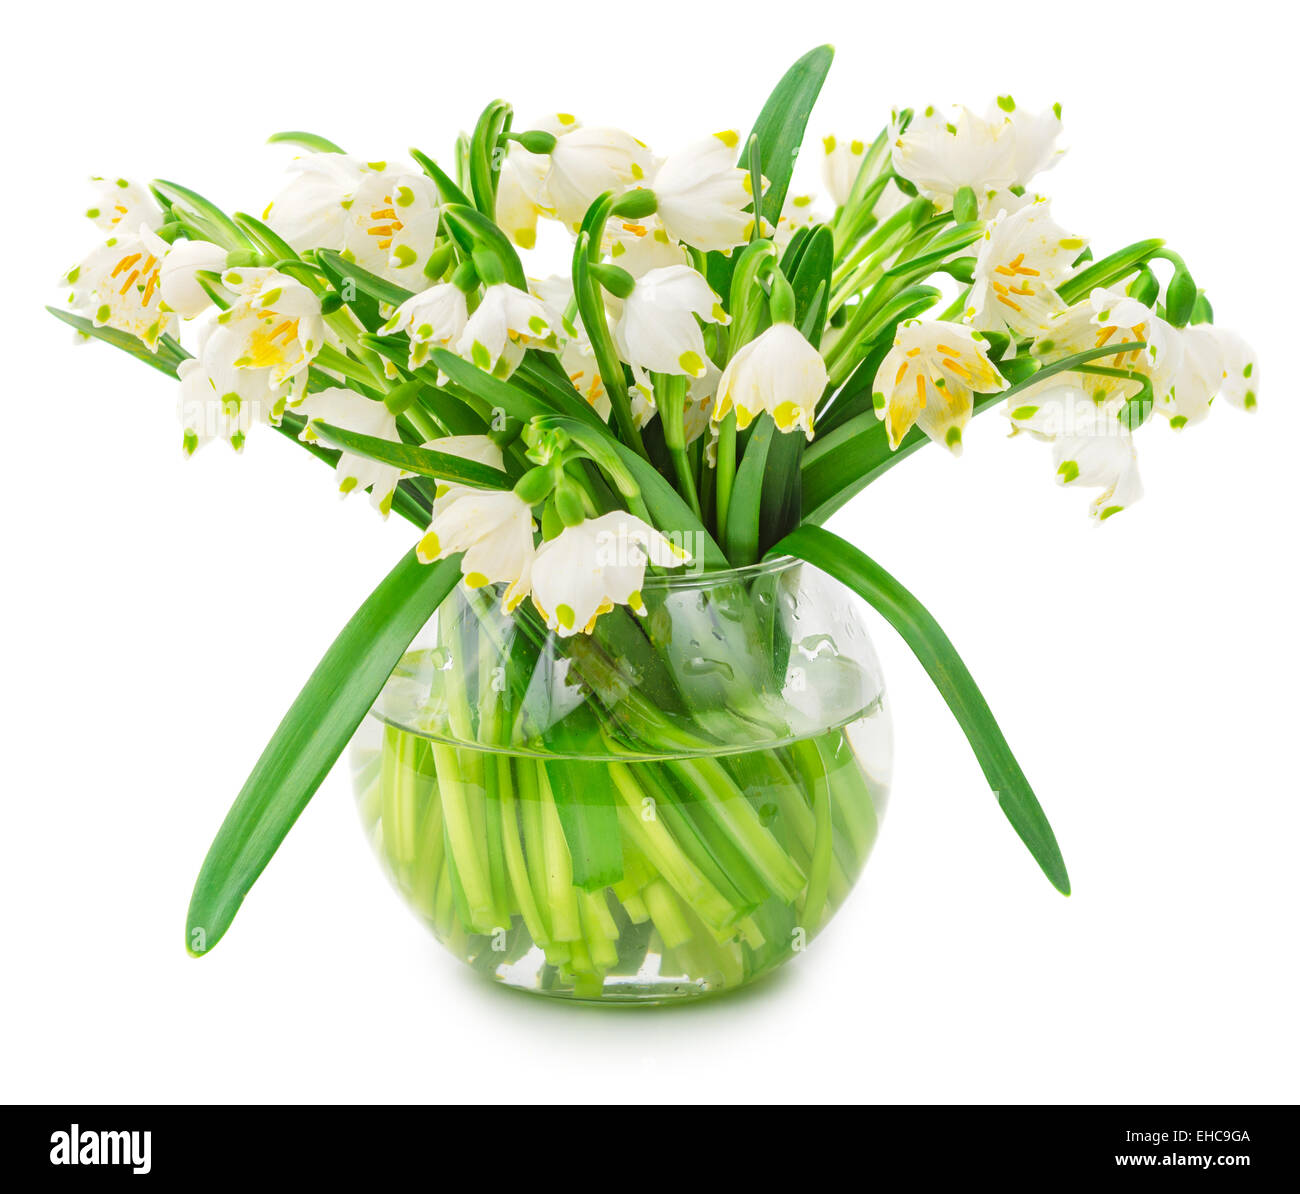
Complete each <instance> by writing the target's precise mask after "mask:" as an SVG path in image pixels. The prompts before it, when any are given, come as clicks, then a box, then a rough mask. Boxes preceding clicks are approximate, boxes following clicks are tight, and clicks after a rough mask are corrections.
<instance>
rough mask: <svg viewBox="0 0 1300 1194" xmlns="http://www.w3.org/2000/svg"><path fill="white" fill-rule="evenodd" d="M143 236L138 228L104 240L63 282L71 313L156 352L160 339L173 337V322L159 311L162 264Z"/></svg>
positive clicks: (174, 319)
mask: <svg viewBox="0 0 1300 1194" xmlns="http://www.w3.org/2000/svg"><path fill="white" fill-rule="evenodd" d="M145 234H146V230H145V229H143V228H142V229H141V230H140V232H138V233H125V234H123V235H120V236H111V237H109V238H108V240H106V241H105V242H104V243H103V244H101V245H100V246H99V247H98V248H96V249H95V250H94V251H93V252H92V253H91V254H90V256H88V257H87V258H86V259H85V260H84V261H83V262H82V263H81V264H80V265H78V266H76V267H74V268H73V269H70V270H69V271H68V272H67V273H66V274H65V275H64V279H63V280H64V281H65V282H67V283H68V284H70V285H71V287H72V292H71V294H70V295H69V296H68V301H69V304H70V305H71V306H72V308H73V310H75V311H80V312H82V313H84V314H86V315H88V316H89V317H90V319H91V322H92V323H94V325H95V326H96V327H111V328H116V329H117V330H118V331H121V332H127V333H129V334H130V335H132V336H137V337H139V339H140V340H142V341H143V342H144V344H145V346H146V347H148V348H149V349H150V350H151V351H154V352H156V351H157V349H158V341H159V338H160V337H162V336H163V335H164V334H168V335H175V334H176V331H177V320H176V316H175V314H174V313H172V312H169V311H165V310H164V309H163V307H162V289H161V281H162V278H161V264H162V263H161V261H160V259H159V257H158V255H157V254H156V253H154V252H151V251H150V248H149V245H148V244H146V243H145V241H144V239H143V236H144V235H145ZM151 239H156V238H152V237H151Z"/></svg>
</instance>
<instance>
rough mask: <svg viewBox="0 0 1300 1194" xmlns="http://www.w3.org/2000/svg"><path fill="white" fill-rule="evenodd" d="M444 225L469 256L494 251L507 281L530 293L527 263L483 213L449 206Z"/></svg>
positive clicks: (453, 205) (454, 205)
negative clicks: (487, 250) (478, 249)
mask: <svg viewBox="0 0 1300 1194" xmlns="http://www.w3.org/2000/svg"><path fill="white" fill-rule="evenodd" d="M442 222H443V226H444V227H445V228H446V229H447V231H448V232H450V233H451V235H452V236H453V237H454V238H455V240H456V243H457V244H458V245H460V247H461V249H462V250H463V251H464V253H465V254H466V255H467V256H468V255H470V254H472V253H473V252H474V250H475V248H477V247H479V246H483V247H485V248H489V249H491V250H492V252H494V253H495V254H496V255H497V257H498V258H500V260H501V264H502V265H503V266H504V267H505V271H506V281H507V282H509V283H510V285H511V286H517V287H518V288H519V289H520V290H525V291H526V290H527V289H528V278H527V277H526V276H525V274H524V267H523V263H522V262H521V261H520V260H519V254H518V253H516V252H515V247H514V245H513V244H511V243H510V238H509V237H508V236H507V235H506V234H505V233H504V232H502V231H501V229H500V228H498V227H497V226H496V224H494V223H493V222H492V221H491V220H490V219H489V218H488V217H487V216H485V215H484V214H483V213H482V212H481V211H476V210H475V209H474V208H472V207H462V206H461V205H460V204H459V203H449V204H448V205H447V206H446V207H444V208H443V209H442Z"/></svg>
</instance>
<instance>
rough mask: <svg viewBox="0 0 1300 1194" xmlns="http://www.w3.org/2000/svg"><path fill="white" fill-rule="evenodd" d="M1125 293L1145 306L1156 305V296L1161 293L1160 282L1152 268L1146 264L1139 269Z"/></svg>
mask: <svg viewBox="0 0 1300 1194" xmlns="http://www.w3.org/2000/svg"><path fill="white" fill-rule="evenodd" d="M1125 293H1126V294H1127V295H1128V296H1129V298H1131V299H1134V300H1136V301H1137V302H1139V303H1141V304H1142V305H1143V306H1144V307H1154V306H1155V304H1156V298H1157V297H1158V296H1159V294H1160V282H1159V280H1158V279H1157V278H1156V276H1155V274H1153V273H1152V272H1151V268H1150V267H1149V266H1146V265H1144V266H1142V267H1141V269H1139V270H1138V272H1137V276H1136V277H1135V278H1134V279H1133V281H1131V282H1130V283H1129V284H1128V287H1127V288H1126V290H1125Z"/></svg>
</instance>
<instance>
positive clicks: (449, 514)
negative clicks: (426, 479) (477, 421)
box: [415, 440, 534, 613]
mask: <svg viewBox="0 0 1300 1194" xmlns="http://www.w3.org/2000/svg"><path fill="white" fill-rule="evenodd" d="M440 442H442V441H439V440H435V441H433V443H434V445H435V446H436V445H437V444H439V443H440ZM533 529H534V524H533V512H532V509H531V507H529V505H528V503H527V502H525V501H524V500H523V499H522V498H519V497H516V496H515V494H514V491H513V490H509V489H474V488H472V487H471V486H469V485H456V486H452V487H451V490H450V492H448V494H447V495H446V496H445V498H443V499H441V500H440V502H439V503H438V508H437V509H436V510H435V511H434V513H433V521H432V522H431V523H430V524H429V530H428V532H427V533H426V534H425V536H424V537H423V538H422V539H421V540H420V542H419V544H418V545H417V546H416V549H415V550H416V555H417V556H418V557H419V559H420V562H421V563H423V564H430V563H432V562H433V561H434V560H442V559H446V558H447V557H448V556H453V555H456V554H458V553H459V552H464V553H465V554H464V555H463V556H462V558H461V561H460V570H461V575H462V576H464V578H465V584H466V585H467V586H468V587H469V588H471V589H481V588H482V587H483V586H484V585H489V584H499V583H504V584H506V586H507V587H506V591H505V593H504V594H503V596H502V601H501V605H502V608H503V609H504V610H505V611H506V612H507V613H509V612H510V611H511V610H513V609H514V608H515V606H517V605H518V604H519V603H520V602H521V601H522V600H523V599H524V598H525V597H526V596H527V595H528V586H529V572H530V570H531V568H532V566H533V556H534V549H533Z"/></svg>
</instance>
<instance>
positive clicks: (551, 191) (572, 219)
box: [545, 128, 652, 230]
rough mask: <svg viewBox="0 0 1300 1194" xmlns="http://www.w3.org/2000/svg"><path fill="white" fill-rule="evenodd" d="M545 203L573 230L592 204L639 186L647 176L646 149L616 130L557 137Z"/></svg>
mask: <svg viewBox="0 0 1300 1194" xmlns="http://www.w3.org/2000/svg"><path fill="white" fill-rule="evenodd" d="M550 159H551V165H550V169H549V170H548V171H547V173H546V183H545V186H546V199H547V202H548V203H549V204H550V207H551V210H552V211H553V212H554V214H555V215H556V216H557V217H558V218H559V219H560V220H562V221H563V222H564V223H565V224H567V225H568V226H569V227H570V228H573V229H575V230H576V229H577V228H578V227H579V226H580V225H581V224H582V218H583V216H585V215H586V214H587V208H588V207H590V206H591V203H592V200H594V199H595V198H596V197H597V196H599V195H601V194H603V193H604V192H605V191H614V192H616V193H618V192H622V191H625V190H627V189H628V188H629V187H631V186H635V185H637V184H639V183H641V182H643V181H644V180H645V178H646V176H647V175H648V174H649V173H650V170H651V167H652V158H651V154H650V151H649V149H647V148H646V146H645V145H644V144H642V143H641V142H640V141H638V140H637V139H636V138H635V137H633V136H631V135H630V134H628V133H625V132H622V131H621V130H619V129H608V128H594V129H591V128H587V129H575V130H574V131H573V132H571V133H568V134H566V135H565V136H563V137H560V138H559V139H558V140H557V141H556V143H555V148H554V149H553V150H551V153H550Z"/></svg>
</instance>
